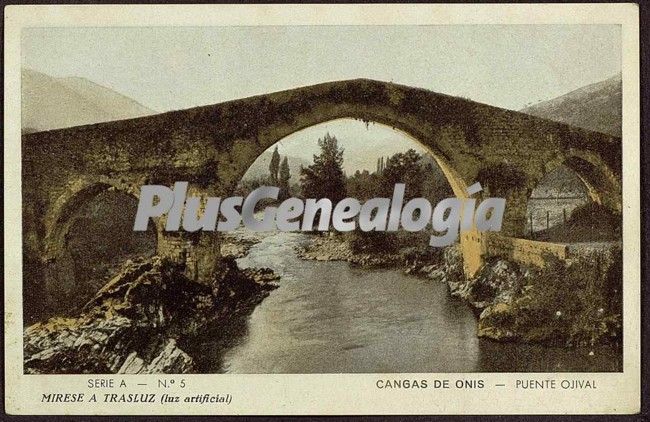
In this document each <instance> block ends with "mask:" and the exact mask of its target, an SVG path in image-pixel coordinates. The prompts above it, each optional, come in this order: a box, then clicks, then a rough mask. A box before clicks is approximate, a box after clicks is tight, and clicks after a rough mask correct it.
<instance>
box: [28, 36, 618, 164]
mask: <svg viewBox="0 0 650 422" xmlns="http://www.w3.org/2000/svg"><path fill="white" fill-rule="evenodd" d="M620 44H621V36H620V27H619V26H617V25H436V26H269V27H137V28H136V27H130V28H129V27H109V28H30V29H26V30H24V31H23V34H22V50H21V51H22V60H23V67H27V68H31V69H33V70H36V71H40V72H43V73H46V74H48V75H50V76H55V77H66V76H77V77H84V78H87V79H89V80H91V81H93V82H95V83H98V84H100V85H103V86H106V87H108V88H111V89H114V90H116V91H118V92H120V93H122V94H124V95H127V96H129V97H131V98H133V99H135V100H136V101H138V102H140V103H141V104H143V105H145V106H147V107H149V108H151V109H153V110H155V111H158V112H164V111H170V110H180V109H184V108H190V107H195V106H199V105H207V104H216V103H220V102H223V101H227V100H232V99H237V98H243V97H248V96H252V95H258V94H264V93H269V92H274V91H281V90H285V89H290V88H294V87H298V86H305V85H312V84H316V83H321V82H326V81H334V80H344V79H353V78H370V79H376V80H382V81H389V82H395V83H399V84H404V85H409V86H415V87H421V88H425V89H429V90H431V91H435V92H440V93H445V94H450V95H455V96H461V97H465V98H470V99H472V100H475V101H479V102H482V103H487V104H491V105H494V106H498V107H503V108H508V109H513V110H519V109H521V108H523V107H525V106H527V105H530V104H532V103H536V102H538V101H541V100H546V99H550V98H554V97H557V96H559V95H562V94H565V93H567V92H569V91H571V90H574V89H576V88H579V87H582V86H584V85H587V84H590V83H594V82H598V81H601V80H604V79H607V78H608V77H610V76H613V75H615V74H616V73H618V72H620V68H621V49H620ZM328 131H329V132H330V133H332V134H334V135H335V136H337V138H338V139H339V141H340V145H341V146H342V147H344V148H346V150H347V154H346V155H345V156H346V161H345V170H346V171H347V172H349V173H351V172H353V171H354V170H356V169H358V168H367V169H369V170H374V166H375V163H376V159H377V156H378V154H379V155H386V154H389V153H394V152H397V151H400V150H401V151H403V150H405V149H408V148H409V147H416V148H417V144H415V143H413V140H411V139H410V138H408V137H407V136H406V135H404V134H402V133H399V132H395V131H394V130H392V129H391V128H387V127H385V126H382V125H379V124H373V125H370V126H369V127H366V125H365V124H364V123H362V122H356V121H352V120H343V121H334V122H328V123H325V124H322V125H318V126H314V127H311V128H308V129H306V130H304V131H300V132H297V133H295V134H293V135H291V136H290V137H287V138H285V139H284V140H283V141H282V143H281V145H280V148H279V149H280V153H281V154H290V155H297V156H300V157H303V158H308V159H311V156H312V154H315V153H317V151H318V147H317V145H316V140H317V139H318V138H319V137H322V136H324V135H325V133H326V132H328ZM369 146H372V147H371V148H368V147H369Z"/></svg>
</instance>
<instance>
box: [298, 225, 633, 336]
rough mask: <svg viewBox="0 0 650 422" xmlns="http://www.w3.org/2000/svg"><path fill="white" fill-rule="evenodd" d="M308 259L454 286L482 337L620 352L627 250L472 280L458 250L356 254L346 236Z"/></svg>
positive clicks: (325, 241) (315, 247) (490, 265)
mask: <svg viewBox="0 0 650 422" xmlns="http://www.w3.org/2000/svg"><path fill="white" fill-rule="evenodd" d="M298 254H299V256H300V257H301V258H304V259H315V260H321V261H326V260H330V261H334V260H341V261H348V262H350V263H353V264H356V265H362V266H392V267H396V268H401V269H403V270H404V272H405V273H407V274H413V275H417V276H420V277H425V278H428V279H431V280H435V281H438V282H443V283H446V284H447V286H448V287H449V291H450V294H451V295H452V296H454V297H458V298H460V299H463V300H464V301H466V302H467V303H468V304H469V305H470V306H471V307H472V309H473V310H474V311H475V314H476V315H477V320H478V321H477V322H478V329H477V335H478V336H479V337H483V338H488V339H491V340H496V341H520V342H527V343H543V344H549V345H556V346H596V345H620V342H621V338H622V272H621V259H622V257H621V254H620V249H617V248H616V247H614V248H610V249H599V250H591V251H588V252H585V253H583V254H581V255H580V258H579V259H574V260H572V261H569V262H563V261H559V260H557V259H553V258H552V257H549V258H548V265H547V266H546V268H543V269H540V268H536V267H527V266H522V265H519V264H517V263H515V262H511V261H508V260H505V259H490V260H488V261H487V262H486V263H485V264H484V266H483V267H482V268H481V270H480V271H479V272H478V274H477V275H476V276H475V277H473V278H471V279H468V278H467V277H465V275H464V272H463V265H462V258H461V253H460V249H459V248H458V246H451V247H448V248H445V249H444V250H442V251H440V253H437V254H426V253H422V252H421V251H419V250H414V249H402V250H400V251H397V252H392V253H383V252H378V253H361V254H355V253H354V252H353V250H352V248H351V246H350V244H349V242H347V241H346V239H345V238H344V237H341V236H332V237H322V236H318V237H314V238H313V239H312V240H311V242H310V243H309V244H308V245H306V246H305V247H304V248H303V249H301V250H299V251H298Z"/></svg>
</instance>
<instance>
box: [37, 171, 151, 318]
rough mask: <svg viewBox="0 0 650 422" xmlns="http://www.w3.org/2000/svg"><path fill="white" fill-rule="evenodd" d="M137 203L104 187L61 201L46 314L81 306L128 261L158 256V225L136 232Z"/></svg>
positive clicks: (49, 251)
mask: <svg viewBox="0 0 650 422" xmlns="http://www.w3.org/2000/svg"><path fill="white" fill-rule="evenodd" d="M127 201H128V202H127ZM137 203H138V195H137V194H135V193H133V192H130V191H128V190H126V189H122V188H119V187H116V186H113V185H111V184H110V183H104V182H90V183H79V184H78V185H77V188H76V189H72V190H71V191H70V192H69V193H68V194H66V195H63V196H61V197H60V200H59V202H58V205H59V206H58V207H57V208H55V213H53V215H52V216H50V218H51V219H52V226H51V227H50V230H48V231H47V232H46V249H45V253H44V267H45V271H44V274H43V275H44V281H43V290H44V291H43V295H44V296H45V297H46V298H47V300H46V301H45V303H44V304H43V305H44V313H45V314H48V313H49V314H58V313H61V312H64V313H65V312H68V311H70V310H73V309H75V308H77V307H79V306H82V305H83V304H84V303H85V301H87V299H89V297H88V296H89V295H94V294H95V293H96V291H97V290H98V289H99V288H101V285H103V283H104V282H105V281H106V280H105V279H104V277H103V276H106V275H108V276H110V275H112V272H111V271H114V270H115V269H116V268H118V267H119V265H120V264H121V263H122V262H123V260H124V259H126V258H124V256H125V255H127V254H131V255H129V256H131V257H132V256H133V255H135V254H138V255H140V254H141V253H144V254H146V255H147V256H148V254H153V253H155V252H156V249H157V244H158V233H157V228H156V224H154V225H153V226H154V227H153V228H152V227H151V226H149V229H148V230H147V231H146V232H138V233H135V232H132V224H133V218H131V217H134V216H135V209H136V207H137ZM131 213H133V215H131ZM107 217H108V218H107ZM110 217H114V218H110ZM84 246H85V247H84ZM105 273H106V274H105ZM99 275H102V277H100V276H99ZM95 276H97V277H95Z"/></svg>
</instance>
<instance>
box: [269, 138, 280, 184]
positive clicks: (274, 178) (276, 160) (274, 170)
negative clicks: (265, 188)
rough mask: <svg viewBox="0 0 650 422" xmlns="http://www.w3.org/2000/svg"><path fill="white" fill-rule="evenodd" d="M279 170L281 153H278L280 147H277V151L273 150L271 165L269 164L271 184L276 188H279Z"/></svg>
mask: <svg viewBox="0 0 650 422" xmlns="http://www.w3.org/2000/svg"><path fill="white" fill-rule="evenodd" d="M279 169H280V153H279V152H278V147H277V146H276V147H275V150H273V155H272V156H271V163H270V164H269V173H270V182H271V184H273V185H275V186H277V184H278V171H279Z"/></svg>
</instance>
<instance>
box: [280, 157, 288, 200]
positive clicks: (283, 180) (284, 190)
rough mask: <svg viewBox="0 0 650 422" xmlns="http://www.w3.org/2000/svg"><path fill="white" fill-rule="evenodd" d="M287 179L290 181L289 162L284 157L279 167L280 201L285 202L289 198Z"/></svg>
mask: <svg viewBox="0 0 650 422" xmlns="http://www.w3.org/2000/svg"><path fill="white" fill-rule="evenodd" d="M289 179H291V172H290V171H289V160H288V159H287V156H286V155H285V156H284V158H283V159H282V164H281V165H280V180H279V185H278V187H279V188H280V200H285V199H287V198H289V197H290V196H291V194H290V192H289Z"/></svg>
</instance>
